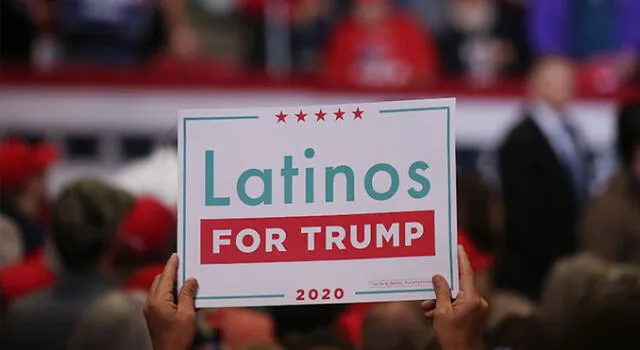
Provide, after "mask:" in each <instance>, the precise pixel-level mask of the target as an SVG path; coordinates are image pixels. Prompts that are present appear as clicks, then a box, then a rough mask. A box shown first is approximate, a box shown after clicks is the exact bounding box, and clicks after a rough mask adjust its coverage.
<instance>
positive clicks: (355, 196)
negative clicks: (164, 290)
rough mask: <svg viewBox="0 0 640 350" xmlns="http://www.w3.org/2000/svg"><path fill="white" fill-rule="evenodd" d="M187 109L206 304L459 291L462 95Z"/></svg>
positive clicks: (182, 204) (197, 267)
mask: <svg viewBox="0 0 640 350" xmlns="http://www.w3.org/2000/svg"><path fill="white" fill-rule="evenodd" d="M179 114H180V119H179V123H178V140H179V149H178V153H179V157H180V164H181V171H180V199H179V208H178V209H179V210H178V215H179V225H178V226H179V227H178V254H179V255H180V259H181V263H180V269H179V273H178V280H179V281H178V284H179V286H180V285H181V284H182V283H183V282H184V281H185V279H187V278H189V277H196V278H197V279H198V281H199V290H198V295H197V298H196V305H197V307H223V306H259V305H288V304H318V303H352V302H372V301H390V300H417V299H426V298H433V297H434V293H433V286H432V284H431V277H432V276H433V275H434V274H441V275H443V276H445V278H447V280H448V281H449V283H450V285H451V287H452V290H453V295H454V296H455V295H457V292H458V273H457V271H458V270H457V269H458V267H457V253H456V252H457V250H456V246H457V239H456V236H457V234H456V232H457V227H456V209H455V208H456V197H455V141H454V137H453V135H454V132H453V130H452V126H453V118H454V114H455V99H433V100H414V101H397V102H381V103H361V104H340V105H324V106H302V107H278V108H245V109H225V110H185V111H181V112H180V113H179Z"/></svg>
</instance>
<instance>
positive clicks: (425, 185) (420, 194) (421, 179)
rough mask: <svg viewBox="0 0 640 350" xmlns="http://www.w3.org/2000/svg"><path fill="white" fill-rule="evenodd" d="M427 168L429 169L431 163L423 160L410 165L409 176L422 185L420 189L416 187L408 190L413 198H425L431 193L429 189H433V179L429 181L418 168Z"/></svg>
mask: <svg viewBox="0 0 640 350" xmlns="http://www.w3.org/2000/svg"><path fill="white" fill-rule="evenodd" d="M427 169H429V165H428V164H427V163H425V162H422V161H419V162H415V163H413V164H411V166H410V167H409V177H410V178H411V180H413V181H415V182H417V183H418V184H419V185H420V189H416V188H415V187H412V188H410V189H409V191H408V192H409V195H410V196H411V197H412V198H415V199H420V198H424V197H426V196H427V195H428V194H429V191H431V181H429V179H427V177H426V176H424V175H421V174H418V170H427Z"/></svg>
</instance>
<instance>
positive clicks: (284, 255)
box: [200, 210, 436, 264]
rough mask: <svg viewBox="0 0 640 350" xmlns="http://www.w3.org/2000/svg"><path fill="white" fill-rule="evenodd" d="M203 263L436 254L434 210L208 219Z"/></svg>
mask: <svg viewBox="0 0 640 350" xmlns="http://www.w3.org/2000/svg"><path fill="white" fill-rule="evenodd" d="M200 237H201V241H200V243H201V244H200V247H201V250H200V253H201V256H200V262H201V264H234V263H258V262H286V261H321V260H354V259H376V258H401V257H412V256H434V255H435V253H436V249H435V213H434V211H433V210H427V211H408V212H395V213H374V214H351V215H330V216H299V217H282V218H251V219H202V220H201V221H200Z"/></svg>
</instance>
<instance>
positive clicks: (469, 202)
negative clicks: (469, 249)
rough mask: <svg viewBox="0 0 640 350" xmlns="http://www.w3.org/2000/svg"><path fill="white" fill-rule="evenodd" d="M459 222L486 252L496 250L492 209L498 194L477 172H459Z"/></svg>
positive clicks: (457, 183) (474, 241)
mask: <svg viewBox="0 0 640 350" xmlns="http://www.w3.org/2000/svg"><path fill="white" fill-rule="evenodd" d="M456 187H457V196H458V218H459V219H458V221H459V222H458V224H459V225H460V226H461V228H464V229H465V230H466V231H467V233H468V234H469V237H470V238H471V239H472V240H473V243H475V244H476V246H477V247H478V248H479V249H480V250H482V251H484V252H492V251H493V250H494V248H495V247H494V245H495V244H494V243H495V242H494V238H493V237H494V234H493V232H492V230H493V228H492V225H491V218H490V210H491V205H492V201H493V200H494V199H495V198H497V194H496V193H494V192H493V191H492V189H491V188H490V187H489V186H488V185H487V183H486V182H485V181H484V179H483V178H482V176H481V175H480V174H479V173H477V172H460V173H458V174H457V181H456Z"/></svg>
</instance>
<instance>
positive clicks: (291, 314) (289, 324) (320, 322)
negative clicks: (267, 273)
mask: <svg viewBox="0 0 640 350" xmlns="http://www.w3.org/2000/svg"><path fill="white" fill-rule="evenodd" d="M345 308H346V307H345V305H344V304H327V305H290V306H277V307H274V308H273V309H272V310H271V315H272V316H273V319H274V321H275V323H276V337H278V339H283V338H284V337H285V336H287V335H288V334H295V333H306V332H311V331H313V330H316V329H322V328H328V327H329V328H330V327H332V326H334V324H335V322H336V320H337V319H338V317H339V316H340V314H341V313H342V312H343V311H344V310H345Z"/></svg>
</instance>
